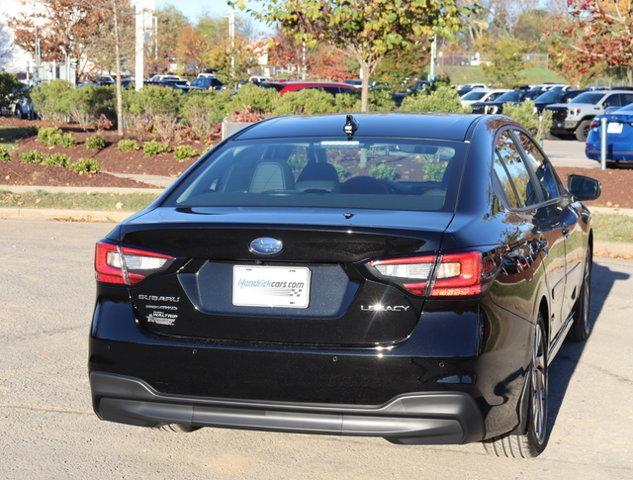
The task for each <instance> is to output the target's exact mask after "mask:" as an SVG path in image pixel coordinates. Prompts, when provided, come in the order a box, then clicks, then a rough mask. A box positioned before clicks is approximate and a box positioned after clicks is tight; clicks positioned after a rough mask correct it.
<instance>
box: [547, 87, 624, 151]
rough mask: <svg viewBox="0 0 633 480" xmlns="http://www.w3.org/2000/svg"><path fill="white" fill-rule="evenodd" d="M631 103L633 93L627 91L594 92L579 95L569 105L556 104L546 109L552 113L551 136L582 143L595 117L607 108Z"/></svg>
mask: <svg viewBox="0 0 633 480" xmlns="http://www.w3.org/2000/svg"><path fill="white" fill-rule="evenodd" d="M630 103H633V92H631V91H627V90H596V91H588V92H585V93H581V94H580V95H578V96H577V97H575V98H574V99H573V100H572V101H571V102H569V103H556V104H553V105H550V106H548V107H547V109H548V110H551V111H552V112H553V121H552V129H551V132H552V134H553V135H570V134H573V135H575V136H576V139H577V140H579V141H581V142H584V141H585V140H586V139H587V135H588V134H589V129H590V128H591V121H592V120H593V119H594V117H595V116H596V115H602V114H604V113H605V110H606V109H607V108H609V107H616V108H619V107H622V106H624V105H628V104H630Z"/></svg>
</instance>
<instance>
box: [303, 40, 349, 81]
mask: <svg viewBox="0 0 633 480" xmlns="http://www.w3.org/2000/svg"><path fill="white" fill-rule="evenodd" d="M306 57H307V66H308V71H309V72H310V78H314V79H319V80H327V79H330V80H336V81H341V80H345V79H347V78H350V77H351V76H356V75H357V72H358V66H357V65H356V61H355V60H354V58H352V57H351V56H350V54H349V53H348V52H346V51H344V50H339V49H338V48H331V47H328V46H320V47H316V48H314V49H311V51H310V52H309V53H308V54H307V55H306Z"/></svg>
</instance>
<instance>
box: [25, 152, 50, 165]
mask: <svg viewBox="0 0 633 480" xmlns="http://www.w3.org/2000/svg"><path fill="white" fill-rule="evenodd" d="M45 158H46V155H44V153H43V152H40V151H39V150H29V151H28V152H22V153H21V154H20V160H22V161H23V162H24V163H34V164H38V165H39V164H41V163H42V162H44V159H45Z"/></svg>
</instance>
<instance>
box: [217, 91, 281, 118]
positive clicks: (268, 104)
mask: <svg viewBox="0 0 633 480" xmlns="http://www.w3.org/2000/svg"><path fill="white" fill-rule="evenodd" d="M281 98H283V97H282V96H280V95H279V93H278V92H277V90H275V89H274V88H263V87H258V86H257V85H254V84H252V83H249V84H246V85H243V86H242V87H241V88H240V89H239V90H238V91H237V93H236V94H235V95H234V96H233V98H231V100H230V101H229V102H228V104H227V105H226V112H227V113H228V112H241V111H244V110H249V111H250V112H252V113H255V114H258V115H268V114H270V113H271V112H272V111H273V110H274V108H275V105H276V104H277V102H279V100H280V99H281Z"/></svg>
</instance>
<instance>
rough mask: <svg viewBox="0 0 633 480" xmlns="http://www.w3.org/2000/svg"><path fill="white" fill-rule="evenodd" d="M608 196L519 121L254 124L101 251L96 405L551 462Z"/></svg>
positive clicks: (149, 416)
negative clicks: (566, 361)
mask: <svg viewBox="0 0 633 480" xmlns="http://www.w3.org/2000/svg"><path fill="white" fill-rule="evenodd" d="M599 194H600V184H599V183H598V182H597V181H596V180H593V179H591V178H588V177H583V176H572V177H571V179H570V183H569V185H568V186H567V188H566V187H565V186H563V185H562V184H561V182H560V180H559V178H558V176H557V175H556V172H555V171H554V169H553V168H552V165H551V164H550V162H549V161H548V159H547V157H546V156H545V155H544V153H543V151H542V150H541V148H540V147H539V146H538V144H537V143H536V142H535V141H534V140H533V139H532V138H531V137H530V135H529V134H528V133H527V132H526V131H525V130H524V129H523V128H522V127H521V126H520V125H518V124H517V123H514V122H513V121H511V120H510V119H508V118H506V117H502V116H495V115H488V116H483V115H482V116H476V115H409V114H388V115H354V116H352V115H347V116H346V115H332V116H317V117H282V118H274V119H270V120H266V121H262V122H260V123H257V124H255V125H253V126H251V127H248V128H246V129H244V130H242V131H240V132H239V133H237V134H235V135H234V136H232V137H230V138H229V139H227V140H225V141H224V142H222V143H220V144H219V145H218V146H217V147H216V148H214V149H213V150H211V151H210V152H208V153H206V154H205V155H203V156H202V158H200V160H198V161H197V162H196V163H195V164H194V165H193V166H192V167H191V168H189V169H188V170H187V171H186V172H185V173H184V174H183V175H182V176H181V178H179V179H178V181H176V182H175V183H174V185H172V186H171V187H170V188H169V189H167V191H165V193H164V194H163V195H162V196H161V197H160V198H158V199H157V200H156V201H155V202H154V203H153V204H151V205H150V206H149V207H147V208H146V209H145V210H143V211H141V212H139V213H137V214H136V215H134V216H132V217H130V218H129V219H127V220H126V221H124V222H122V223H121V224H119V225H118V226H117V227H116V228H115V229H114V230H112V232H111V233H109V234H108V235H107V236H106V237H105V238H104V239H103V240H101V241H100V242H98V243H97V245H96V254H95V269H96V279H97V299H96V306H95V310H94V316H93V319H92V327H91V333H90V358H89V370H90V385H91V390H92V400H93V406H94V410H95V412H96V414H97V415H98V416H99V418H101V419H103V420H108V421H114V422H121V423H126V424H132V425H140V426H146V427H163V428H168V429H170V430H182V431H192V430H195V429H197V428H200V427H204V426H212V427H232V428H246V429H258V430H270V431H284V432H302V433H320V434H342V435H361V436H362V435H366V436H379V437H384V438H385V439H387V440H389V441H391V442H395V443H402V444H447V443H465V442H474V441H483V442H485V443H484V445H485V446H486V448H487V450H489V451H491V452H493V453H497V454H500V455H502V454H507V455H513V456H535V455H538V454H539V453H540V452H541V451H542V450H543V449H544V448H545V445H546V443H547V439H548V431H547V428H548V423H547V405H548V373H547V372H548V365H549V364H550V362H551V361H552V359H553V358H554V356H555V355H556V352H557V351H558V349H559V348H560V347H561V344H562V343H563V341H564V340H565V339H566V338H568V339H572V340H576V341H578V340H584V339H586V338H587V336H588V335H589V331H590V325H589V322H588V311H589V299H590V286H591V265H592V245H593V233H592V228H591V217H590V214H589V211H588V210H587V208H586V207H585V205H583V203H582V200H589V199H594V198H597V196H598V195H599Z"/></svg>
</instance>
